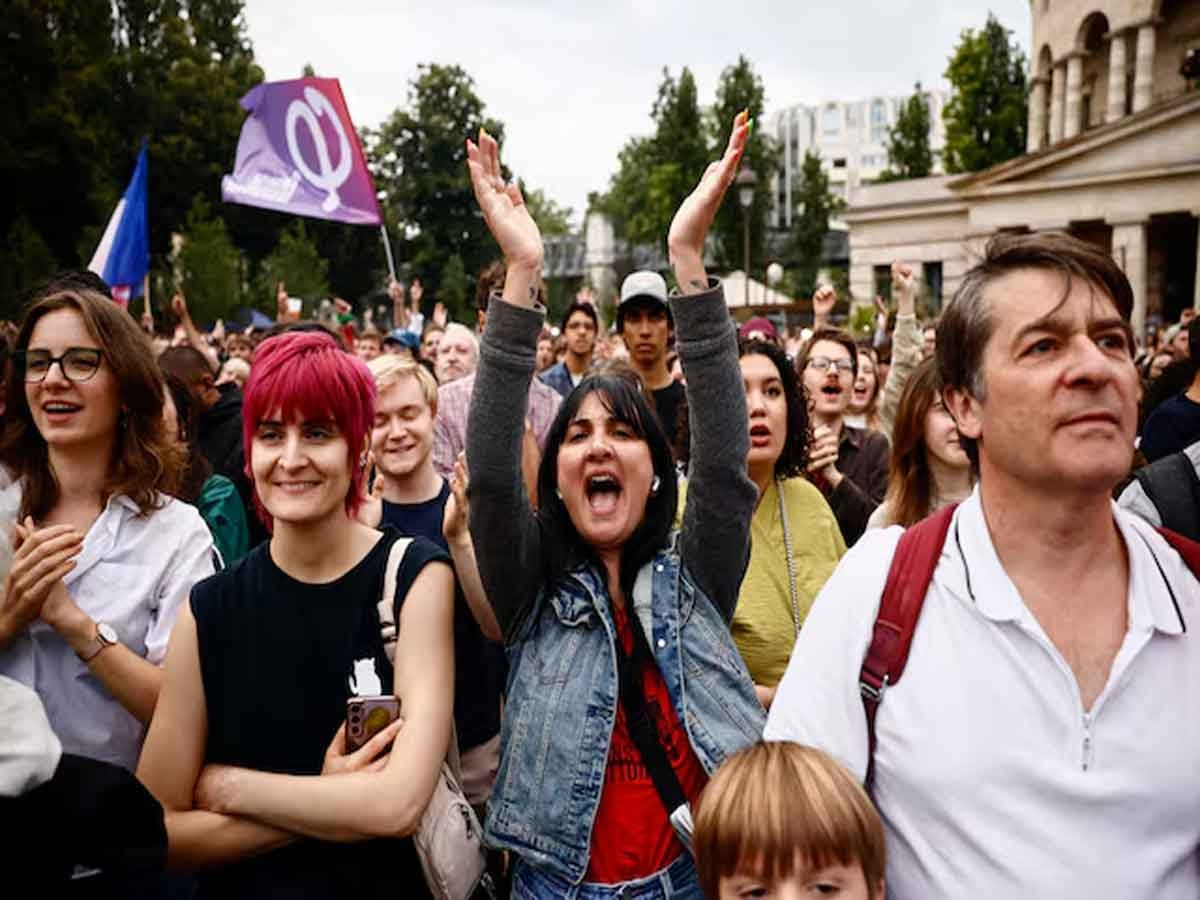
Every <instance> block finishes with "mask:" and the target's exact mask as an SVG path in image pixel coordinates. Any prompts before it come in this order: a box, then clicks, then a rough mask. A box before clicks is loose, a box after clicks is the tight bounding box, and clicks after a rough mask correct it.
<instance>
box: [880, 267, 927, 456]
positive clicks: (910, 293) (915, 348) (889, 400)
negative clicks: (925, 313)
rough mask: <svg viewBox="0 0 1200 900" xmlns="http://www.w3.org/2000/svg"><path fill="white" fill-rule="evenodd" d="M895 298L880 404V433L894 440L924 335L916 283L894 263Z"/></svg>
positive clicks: (909, 271)
mask: <svg viewBox="0 0 1200 900" xmlns="http://www.w3.org/2000/svg"><path fill="white" fill-rule="evenodd" d="M892 296H894V297H895V298H896V333H895V334H894V335H893V337H892V365H891V368H890V369H888V377H887V381H886V382H885V383H884V386H883V399H882V400H881V402H880V404H879V426H880V430H882V431H883V433H884V434H885V435H887V438H888V440H889V441H890V440H891V439H892V428H893V427H894V426H895V422H896V410H897V409H898V408H899V406H900V395H901V394H902V393H903V392H904V385H905V384H906V383H907V382H908V379H909V377H910V376H911V375H912V373H913V369H915V368H916V367H917V364H918V363H919V362H920V361H921V345H922V342H923V335H922V334H921V329H920V328H919V327H918V325H917V279H916V277H915V276H914V275H913V271H912V267H911V266H909V265H907V264H906V263H901V262H894V263H892Z"/></svg>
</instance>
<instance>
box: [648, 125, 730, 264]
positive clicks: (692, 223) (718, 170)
mask: <svg viewBox="0 0 1200 900" xmlns="http://www.w3.org/2000/svg"><path fill="white" fill-rule="evenodd" d="M748 120H749V116H748V114H747V113H746V111H745V110H742V111H741V112H740V113H738V114H737V115H736V116H735V117H734V120H733V130H732V131H731V132H730V133H729V143H728V144H727V145H726V147H725V154H724V156H722V157H721V158H720V159H719V160H717V161H716V162H713V163H709V165H708V168H707V169H705V170H704V175H703V177H701V179H700V183H699V184H698V185H696V189H695V190H694V191H692V192H691V194H689V195H688V197H687V199H686V200H684V201H683V203H682V204H681V205H680V207H679V209H678V211H677V212H676V213H675V218H674V219H672V220H671V230H670V232H668V235H667V247H668V248H669V249H670V250H671V252H672V254H677V253H680V252H688V253H697V254H700V255H703V253H704V239H705V237H706V236H707V235H708V230H709V228H711V227H712V223H713V219H714V218H715V217H716V215H717V210H718V209H720V208H721V201H722V200H723V199H724V198H725V192H726V191H727V190H728V189H729V185H730V184H732V183H733V179H734V176H735V175H737V169H738V163H740V162H741V159H742V154H743V153H744V152H745V150H746V140H747V138H748V137H749V135H750V128H749V125H748V124H747V122H748Z"/></svg>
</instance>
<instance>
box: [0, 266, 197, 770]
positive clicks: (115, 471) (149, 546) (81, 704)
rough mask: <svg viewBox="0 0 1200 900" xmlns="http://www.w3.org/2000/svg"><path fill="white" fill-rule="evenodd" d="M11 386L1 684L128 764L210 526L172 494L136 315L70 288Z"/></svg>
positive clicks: (79, 750)
mask: <svg viewBox="0 0 1200 900" xmlns="http://www.w3.org/2000/svg"><path fill="white" fill-rule="evenodd" d="M7 393H8V400H9V404H8V411H7V415H6V416H5V420H4V429H3V434H2V436H0V462H2V463H3V464H4V465H5V466H6V467H7V469H8V472H9V474H10V475H12V476H13V482H12V483H11V484H10V485H8V486H7V487H6V488H5V489H4V491H3V496H0V507H3V508H10V509H16V510H17V511H18V512H17V520H16V522H15V524H14V523H6V524H5V525H4V528H5V530H6V531H12V532H13V545H14V553H13V557H12V561H11V564H10V566H9V569H8V571H7V573H6V576H5V578H4V595H3V598H2V599H0V675H7V676H8V677H10V678H13V679H15V680H17V681H20V682H22V683H23V684H26V685H28V686H29V687H32V688H33V689H34V690H36V691H37V693H38V695H39V696H40V697H41V700H42V703H43V704H44V705H45V708H46V713H47V716H48V717H49V720H50V724H51V726H52V727H53V728H54V731H55V733H56V734H57V735H58V737H59V739H60V740H61V741H62V745H63V750H64V751H65V752H67V753H74V754H78V755H81V756H87V757H91V758H94V759H100V760H104V761H106V762H110V763H113V764H116V765H119V766H122V767H124V768H126V769H128V770H130V771H132V770H133V769H134V767H135V766H136V764H137V758H138V753H139V751H140V749H141V745H142V738H143V735H144V732H145V726H146V724H147V723H148V722H149V721H150V717H151V714H152V713H153V712H154V706H155V702H156V701H157V699H158V692H159V687H160V685H161V683H162V671H161V669H160V668H159V665H160V663H161V662H162V661H163V657H164V655H165V654H166V649H167V638H168V637H169V635H170V633H171V627H172V625H173V624H174V622H175V617H176V614H177V613H178V611H179V608H180V605H181V604H182V602H183V600H184V599H185V598H186V597H187V595H188V592H189V591H190V590H191V588H192V585H193V584H195V583H196V582H197V581H199V580H200V579H202V578H204V577H206V576H208V575H210V574H212V572H213V542H212V538H211V537H210V535H209V532H208V528H207V527H206V526H205V524H204V520H203V519H201V517H200V514H199V513H197V512H196V510H195V508H193V507H191V506H188V505H187V504H185V503H182V502H181V501H179V500H175V499H173V498H172V497H171V496H170V494H171V493H172V492H173V491H174V490H175V487H176V483H177V481H178V477H179V473H180V463H181V459H180V454H179V450H178V447H177V446H176V444H175V443H174V442H173V441H172V440H171V439H170V438H169V437H168V435H167V431H166V427H165V423H164V421H163V380H162V376H161V375H160V374H159V371H158V367H157V366H156V365H155V363H154V356H153V354H152V352H151V348H150V343H149V339H148V338H147V336H146V335H145V334H144V333H143V332H142V331H141V330H140V329H139V328H138V327H137V324H136V323H135V322H134V321H133V319H132V318H130V316H129V314H128V313H127V312H125V310H123V309H122V308H121V307H119V306H117V305H116V304H115V303H113V302H112V300H110V299H108V298H107V297H106V296H104V295H103V294H101V293H100V292H99V291H97V290H95V289H93V288H90V287H88V286H87V284H86V282H85V281H83V280H81V279H72V280H68V281H59V282H56V283H55V284H53V285H51V286H50V287H48V288H47V289H45V290H44V291H43V292H42V294H41V295H40V296H39V297H38V298H37V299H36V300H35V302H34V303H33V305H32V306H31V307H30V308H29V311H28V312H27V313H26V315H25V320H24V322H23V324H22V325H21V328H20V331H19V333H18V337H17V342H16V351H15V353H14V354H13V360H12V365H11V366H10V367H9V374H8V385H7Z"/></svg>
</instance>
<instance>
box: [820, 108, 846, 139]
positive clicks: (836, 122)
mask: <svg viewBox="0 0 1200 900" xmlns="http://www.w3.org/2000/svg"><path fill="white" fill-rule="evenodd" d="M841 130H842V111H841V110H840V109H838V108H837V107H836V106H827V107H825V109H824V110H823V111H822V113H821V132H822V133H823V134H824V135H825V136H826V137H833V136H836V135H837V134H838V133H839V132H840V131H841Z"/></svg>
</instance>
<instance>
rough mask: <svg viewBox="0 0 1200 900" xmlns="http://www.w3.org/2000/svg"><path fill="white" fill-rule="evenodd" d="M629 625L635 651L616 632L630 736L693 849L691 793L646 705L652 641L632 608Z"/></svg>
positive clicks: (685, 841) (681, 834)
mask: <svg viewBox="0 0 1200 900" xmlns="http://www.w3.org/2000/svg"><path fill="white" fill-rule="evenodd" d="M628 614H629V627H630V629H631V630H632V631H633V653H632V654H630V655H627V654H626V653H625V647H624V646H623V644H622V642H621V636H620V635H619V634H618V635H617V636H616V651H617V675H618V678H619V679H620V696H621V706H622V708H623V709H624V710H625V723H626V725H627V726H628V728H629V737H630V738H631V739H632V740H633V743H634V746H635V747H637V750H638V754H639V755H640V756H641V757H642V762H643V763H645V765H646V771H647V772H648V773H649V774H650V780H651V781H652V782H653V783H654V790H655V791H656V792H657V794H658V798H659V799H660V800H661V801H662V804H663V808H664V809H665V810H666V812H667V818H668V820H669V821H670V823H671V827H672V828H673V829H674V830H675V833H676V835H678V836H679V839H680V841H682V842H683V844H684V846H685V847H687V849H688V850H689V851H690V850H691V849H692V840H691V837H692V814H691V809H690V807H689V806H688V801H687V797H686V796H685V795H684V793H683V787H682V786H681V785H680V784H679V778H678V776H676V774H675V770H674V769H673V768H671V761H670V760H669V759H667V753H666V751H665V750H663V746H662V742H661V741H660V740H659V738H658V732H657V730H656V729H655V727H654V720H653V719H651V718H650V712H649V710H648V709H647V707H646V696H645V694H644V692H643V689H642V680H641V677H642V671H643V667H644V666H645V665H647V664H650V665H654V662H653V659H652V657H651V654H650V645H649V643H648V642H647V640H646V634H645V632H644V631H643V630H642V623H641V620H640V619H639V618H638V615H637V611H636V610H635V609H633V608H632V607H629V608H628Z"/></svg>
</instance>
